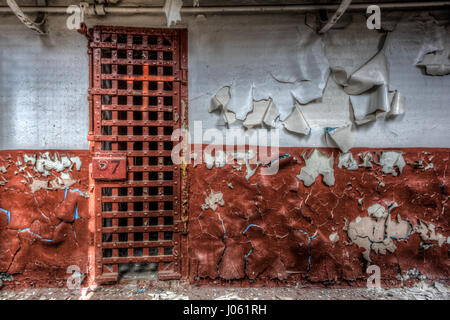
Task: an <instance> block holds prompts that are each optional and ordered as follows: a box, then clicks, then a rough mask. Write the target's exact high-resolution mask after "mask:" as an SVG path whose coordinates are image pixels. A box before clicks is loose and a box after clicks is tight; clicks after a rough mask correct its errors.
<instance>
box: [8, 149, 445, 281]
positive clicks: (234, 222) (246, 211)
mask: <svg viewBox="0 0 450 320" xmlns="http://www.w3.org/2000/svg"><path fill="white" fill-rule="evenodd" d="M311 150H312V149H311V148H283V149H282V150H280V154H284V153H289V154H291V157H288V158H286V159H283V160H281V161H280V169H279V172H278V173H277V174H276V175H273V176H263V175H260V170H261V168H259V169H258V170H257V171H256V174H255V175H253V176H252V177H251V178H250V179H249V181H247V180H246V179H245V165H243V166H242V171H238V170H237V169H235V168H233V166H232V165H231V164H227V165H225V167H223V168H213V169H212V170H208V169H207V168H206V166H205V165H204V164H200V165H198V166H196V167H195V168H194V167H192V166H190V168H189V179H190V181H189V185H190V192H189V203H188V205H189V221H188V241H187V244H188V257H187V258H188V268H189V269H188V270H183V272H184V271H187V274H188V275H189V279H190V280H191V281H192V282H196V283H200V284H212V283H214V284H223V285H237V286H246V285H257V286H259V285H284V284H293V283H295V282H301V283H315V284H323V285H325V284H326V285H346V284H350V285H364V284H365V282H366V279H367V277H368V275H367V274H366V272H365V270H366V267H367V262H366V261H365V260H364V259H363V257H362V251H363V248H358V246H357V245H356V244H350V243H349V242H350V239H349V238H348V236H347V233H346V231H344V230H343V228H344V226H345V220H344V218H345V219H347V220H348V221H349V222H350V221H354V220H355V219H356V218H357V217H358V216H360V217H367V208H368V207H370V206H371V205H373V204H375V203H380V204H382V205H384V206H385V207H387V206H388V205H389V204H392V203H393V202H394V201H395V202H397V204H398V205H399V207H397V208H394V209H392V210H391V212H390V214H391V217H392V218H395V216H396V215H397V214H399V215H400V216H401V218H402V219H403V220H408V221H409V222H410V223H411V225H413V226H416V225H418V224H419V223H420V221H423V222H425V223H433V224H434V225H435V226H436V230H437V232H438V233H440V234H443V235H444V236H445V237H448V236H449V232H448V230H449V218H448V210H449V202H448V190H449V181H448V179H447V178H446V177H447V176H448V172H447V165H448V161H449V156H450V151H449V150H448V149H425V150H424V149H402V150H400V151H402V152H404V155H403V157H404V158H405V161H406V162H407V165H406V166H405V168H404V169H403V172H402V173H401V174H400V175H398V176H397V177H394V176H392V175H383V174H382V172H381V166H379V165H377V164H376V163H374V164H373V169H369V168H359V169H358V170H357V171H350V170H347V169H343V168H342V169H339V168H338V167H337V163H338V152H337V150H336V149H322V150H323V151H325V152H327V153H328V154H331V152H334V154H335V157H334V158H335V160H334V161H335V166H334V175H335V179H336V181H335V184H334V185H333V186H332V187H328V186H326V185H325V184H324V183H323V182H322V178H321V176H319V177H318V178H317V179H316V181H315V183H313V184H312V185H311V186H310V187H305V186H304V184H303V182H302V181H300V180H299V179H298V178H297V177H296V175H298V174H299V172H300V169H301V168H302V167H303V166H304V165H305V163H304V160H303V158H302V157H301V154H302V153H303V152H307V153H309V152H310V151H311ZM369 151H370V152H372V154H375V153H378V154H379V153H380V152H382V151H384V150H383V149H378V150H375V149H353V151H352V153H353V155H354V157H355V159H356V158H357V154H358V153H360V152H369ZM40 152H41V153H42V151H40ZM51 152H52V153H53V152H54V151H51ZM425 152H428V153H429V154H426V153H425ZM31 153H39V151H36V152H35V151H1V152H0V183H1V182H2V181H4V180H3V179H2V178H1V177H4V178H5V179H6V180H7V182H6V183H5V184H4V185H1V186H0V190H1V193H0V208H2V209H4V210H7V211H8V212H10V221H9V222H8V214H7V213H6V212H4V211H1V212H0V239H2V240H1V241H0V257H1V259H0V273H8V274H11V273H13V274H14V275H13V276H14V280H15V281H4V286H14V285H18V286H30V285H35V286H63V285H65V282H66V279H67V277H68V275H67V274H66V269H67V266H69V265H78V266H80V268H81V271H82V272H87V265H88V248H89V246H90V245H91V244H92V243H90V241H91V231H90V230H89V228H88V222H89V217H90V213H89V209H88V199H86V198H84V197H83V196H81V195H80V194H79V193H78V192H68V193H67V195H66V200H64V201H63V199H64V194H65V190H63V189H61V190H51V191H47V190H44V189H41V190H38V191H36V192H35V197H34V196H33V193H31V191H30V187H29V184H24V183H23V181H22V180H24V177H23V176H22V174H24V172H18V173H17V174H15V171H18V167H20V166H17V165H16V164H15V162H16V159H17V156H18V155H19V154H21V155H22V156H23V155H24V154H31ZM64 153H68V154H70V155H76V156H79V157H80V158H81V161H82V162H83V165H82V167H81V171H76V170H73V171H72V172H71V174H72V177H73V178H74V179H76V180H80V182H78V183H76V184H75V185H73V186H71V188H70V189H72V190H74V189H75V188H77V189H79V190H81V191H83V192H88V190H87V187H88V166H87V165H86V164H87V163H89V160H88V151H59V154H64ZM9 155H11V157H10V158H9V159H8V156H9ZM431 157H432V160H431V162H432V163H433V168H430V169H428V170H425V166H426V164H428V163H429V162H430V160H429V159H430V158H431ZM294 158H295V159H294ZM375 159H378V156H375ZM419 160H423V162H424V164H423V165H420V163H419V162H418V161H419ZM8 164H9V167H8V168H7V170H6V172H2V170H1V166H3V165H5V166H6V165H8ZM252 167H254V165H253V166H252ZM31 173H32V172H31ZM52 178H53V177H51V176H50V177H48V180H50V179H52ZM25 180H26V179H25ZM211 190H214V191H215V192H221V193H222V194H223V200H224V205H223V206H221V205H218V206H217V209H216V211H213V210H211V209H206V210H202V208H201V206H202V205H203V204H204V202H205V198H206V197H207V196H208V195H209V194H210V191H211ZM360 199H363V200H362V202H361V201H360V202H361V204H360V203H358V200H360ZM76 206H77V208H78V215H79V217H80V219H75V216H74V209H75V207H76ZM25 229H27V230H25ZM331 233H337V235H338V236H339V240H338V241H337V242H335V243H333V242H332V241H331V240H330V239H329V235H330V234H331ZM75 234H76V239H75ZM46 240H51V241H46ZM395 244H396V246H397V249H396V250H395V252H394V253H390V252H387V253H386V254H385V255H383V254H377V253H375V252H371V254H370V258H371V260H372V264H376V265H378V266H380V268H381V275H382V282H383V285H384V286H395V285H399V283H400V282H399V280H398V279H397V276H398V274H399V272H401V273H402V274H405V273H406V272H407V271H408V270H409V269H412V268H417V269H418V270H419V271H420V273H422V274H425V275H427V277H428V278H429V279H436V280H439V281H444V282H448V279H449V276H450V272H449V259H448V244H447V243H444V244H442V245H441V246H439V245H438V243H437V241H424V240H423V239H421V237H420V236H419V234H417V233H414V234H412V235H410V236H409V237H408V239H407V241H395ZM428 244H431V246H428ZM427 247H428V248H427Z"/></svg>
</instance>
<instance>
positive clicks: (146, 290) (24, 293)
mask: <svg viewBox="0 0 450 320" xmlns="http://www.w3.org/2000/svg"><path fill="white" fill-rule="evenodd" d="M214 299H215V300H450V287H448V286H446V285H443V284H441V283H439V282H424V281H421V282H418V283H416V284H415V285H414V286H413V287H409V288H407V287H403V288H393V289H366V288H345V289H335V288H331V289H330V288H315V287H282V288H280V287H279V288H223V287H204V286H202V287H197V286H191V285H189V284H184V283H182V282H177V281H173V282H171V281H166V282H158V281H142V280H137V281H129V282H127V283H122V284H118V285H114V286H103V287H97V288H90V289H88V288H85V289H82V290H69V289H66V288H51V289H47V288H39V289H38V288H36V289H22V290H6V289H3V290H0V300H214Z"/></svg>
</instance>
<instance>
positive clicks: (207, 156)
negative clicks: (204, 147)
mask: <svg viewBox="0 0 450 320" xmlns="http://www.w3.org/2000/svg"><path fill="white" fill-rule="evenodd" d="M203 156H204V160H205V164H206V168H208V169H212V167H213V165H214V157H213V156H212V155H211V154H210V153H207V152H206V151H205V152H204V154H203Z"/></svg>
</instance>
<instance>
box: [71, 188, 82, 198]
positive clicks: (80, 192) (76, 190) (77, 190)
mask: <svg viewBox="0 0 450 320" xmlns="http://www.w3.org/2000/svg"><path fill="white" fill-rule="evenodd" d="M70 192H78V193H79V194H81V195H82V196H84V192H83V191H81V190H79V189H73V190H70Z"/></svg>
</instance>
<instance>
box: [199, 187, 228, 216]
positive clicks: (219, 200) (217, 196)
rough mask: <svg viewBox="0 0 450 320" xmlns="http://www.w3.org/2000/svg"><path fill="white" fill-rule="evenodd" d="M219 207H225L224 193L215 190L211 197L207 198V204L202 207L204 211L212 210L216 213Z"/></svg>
mask: <svg viewBox="0 0 450 320" xmlns="http://www.w3.org/2000/svg"><path fill="white" fill-rule="evenodd" d="M218 205H220V206H222V207H223V206H224V205H225V201H224V200H223V194H222V192H214V190H211V192H210V194H209V196H208V197H206V198H205V203H204V204H203V205H202V210H207V209H211V210H213V211H216V210H217V206H218Z"/></svg>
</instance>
